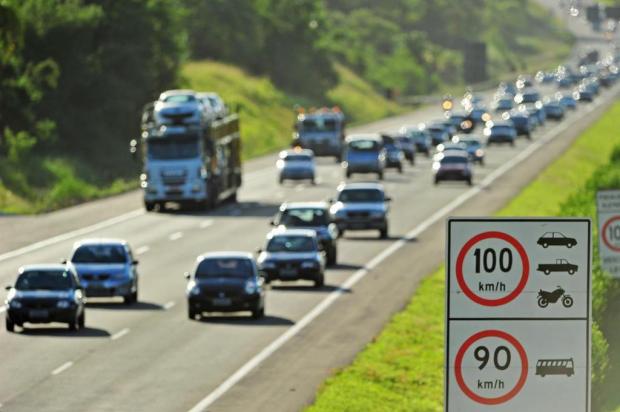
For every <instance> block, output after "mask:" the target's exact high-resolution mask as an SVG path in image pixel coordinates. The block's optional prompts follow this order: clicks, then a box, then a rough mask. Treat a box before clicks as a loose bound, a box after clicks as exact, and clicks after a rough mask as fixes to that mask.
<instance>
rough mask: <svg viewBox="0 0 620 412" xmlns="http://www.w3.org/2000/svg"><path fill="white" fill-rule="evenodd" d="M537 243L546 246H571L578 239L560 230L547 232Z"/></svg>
mask: <svg viewBox="0 0 620 412" xmlns="http://www.w3.org/2000/svg"><path fill="white" fill-rule="evenodd" d="M536 243H538V244H539V245H540V246H542V247H544V248H547V247H549V246H566V247H567V248H571V247H573V246H575V245H576V244H577V240H576V239H574V238H572V237H566V236H564V235H563V234H562V233H560V232H547V233H545V234H544V235H542V236H541V237H540V238H539V239H538V241H537V242H536Z"/></svg>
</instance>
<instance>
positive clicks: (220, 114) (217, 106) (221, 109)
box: [198, 92, 228, 119]
mask: <svg viewBox="0 0 620 412" xmlns="http://www.w3.org/2000/svg"><path fill="white" fill-rule="evenodd" d="M198 98H199V99H200V100H201V101H202V102H203V104H204V105H207V104H209V105H210V110H211V111H212V112H213V113H214V115H215V118H216V119H223V118H224V117H226V116H228V107H227V106H226V103H224V99H222V98H221V97H220V95H219V94H217V93H214V92H203V93H198Z"/></svg>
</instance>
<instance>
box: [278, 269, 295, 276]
mask: <svg viewBox="0 0 620 412" xmlns="http://www.w3.org/2000/svg"><path fill="white" fill-rule="evenodd" d="M280 276H282V277H294V276H297V271H296V270H295V269H292V268H284V269H282V270H280Z"/></svg>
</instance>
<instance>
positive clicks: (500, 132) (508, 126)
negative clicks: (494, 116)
mask: <svg viewBox="0 0 620 412" xmlns="http://www.w3.org/2000/svg"><path fill="white" fill-rule="evenodd" d="M484 135H485V136H486V138H487V146H490V145H491V144H492V143H509V144H510V145H511V146H514V144H515V140H516V139H517V131H516V130H515V128H514V126H513V125H512V123H510V122H495V121H493V122H487V124H486V127H485V129H484Z"/></svg>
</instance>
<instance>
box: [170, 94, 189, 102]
mask: <svg viewBox="0 0 620 412" xmlns="http://www.w3.org/2000/svg"><path fill="white" fill-rule="evenodd" d="M195 101H196V97H195V96H192V95H191V94H175V95H172V96H168V97H166V98H165V99H164V102H166V103H189V102H195Z"/></svg>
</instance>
